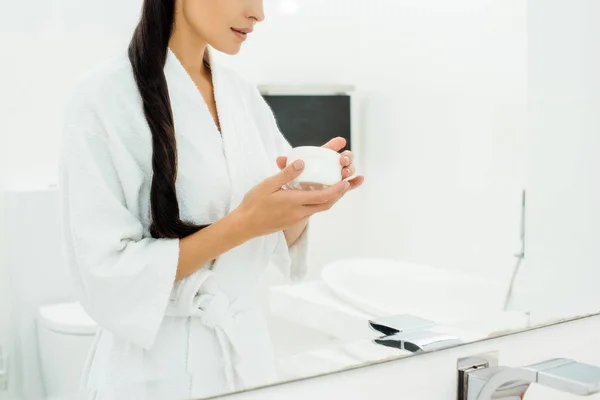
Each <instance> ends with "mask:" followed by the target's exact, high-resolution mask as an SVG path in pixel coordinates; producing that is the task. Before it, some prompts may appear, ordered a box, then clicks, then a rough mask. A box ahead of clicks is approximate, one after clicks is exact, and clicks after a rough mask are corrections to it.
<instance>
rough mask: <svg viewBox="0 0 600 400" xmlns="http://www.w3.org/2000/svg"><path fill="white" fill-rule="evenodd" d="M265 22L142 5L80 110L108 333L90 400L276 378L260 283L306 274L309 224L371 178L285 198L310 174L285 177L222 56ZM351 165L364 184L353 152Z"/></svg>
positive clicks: (90, 245)
mask: <svg viewBox="0 0 600 400" xmlns="http://www.w3.org/2000/svg"><path fill="white" fill-rule="evenodd" d="M263 18H264V16H263V8H262V0H145V1H144V5H143V12H142V17H141V21H140V22H139V25H138V26H137V28H136V30H135V33H134V35H133V39H132V41H131V44H130V46H129V51H128V54H126V55H125V54H124V55H123V56H122V57H117V58H116V59H115V60H113V61H111V62H109V63H107V64H106V65H103V66H101V67H100V68H97V69H95V70H94V71H93V72H91V73H90V74H88V75H86V77H85V78H84V79H83V80H82V81H81V82H80V84H79V85H78V89H77V90H76V91H75V93H74V95H73V98H72V101H71V102H70V103H69V104H70V105H69V107H68V111H67V118H66V126H65V133H64V142H63V152H62V164H61V190H62V197H63V211H64V226H65V237H66V243H67V246H66V248H67V251H68V255H69V259H70V264H71V267H72V272H73V275H74V277H75V282H76V288H77V293H78V296H79V299H80V301H81V302H82V304H83V305H84V307H85V308H86V310H87V311H88V312H89V314H90V315H91V316H92V317H93V318H94V319H95V320H96V321H97V322H98V324H99V325H100V327H101V328H100V331H99V334H98V335H97V338H96V341H95V344H94V346H93V349H92V352H91V354H90V357H89V361H88V363H87V365H86V368H85V371H84V380H83V384H84V389H85V390H86V393H87V395H88V396H89V397H91V398H101V399H115V398H127V399H138V398H158V399H169V398H199V397H206V396H213V395H218V394H221V393H223V392H228V391H234V390H241V389H244V388H248V387H251V386H258V385H262V384H267V383H269V382H272V381H273V380H274V379H276V377H275V369H274V360H273V353H272V350H271V345H270V339H269V335H268V332H267V329H266V326H265V324H264V322H263V319H262V317H261V315H260V311H259V309H258V306H257V304H256V298H257V296H256V290H257V287H258V285H257V282H258V280H259V279H260V276H261V274H262V273H263V271H264V270H265V268H266V267H267V265H268V264H269V263H273V264H275V265H277V266H278V267H279V268H281V269H282V271H284V272H285V273H286V274H287V275H288V276H289V277H290V278H291V279H292V280H297V279H300V278H302V277H303V276H304V274H305V272H306V260H305V253H306V246H307V230H308V228H307V223H308V219H309V217H310V216H311V215H313V214H315V213H318V212H321V211H324V210H327V209H329V208H330V207H331V206H332V205H334V204H335V203H336V202H337V201H338V200H339V199H340V198H341V197H342V196H343V195H344V194H345V193H346V192H348V191H349V190H351V189H353V188H356V187H357V186H359V185H360V184H361V183H362V181H363V177H361V176H359V177H356V178H354V179H352V180H349V182H345V181H344V182H341V183H339V184H337V185H335V186H333V187H330V188H328V189H325V190H322V191H296V190H283V189H282V188H284V187H285V184H286V183H287V182H289V181H290V180H292V179H293V178H294V177H296V176H298V175H299V174H300V173H301V171H302V168H303V163H302V162H299V163H295V164H294V165H290V166H288V167H286V166H285V164H286V158H285V154H286V152H287V151H288V150H289V149H290V145H289V143H288V142H287V141H286V140H285V139H284V137H283V136H282V134H281V133H280V132H279V130H278V129H277V125H276V122H275V119H274V117H273V114H272V112H271V110H270V108H269V107H268V106H267V104H266V103H265V102H264V100H263V99H262V97H261V95H260V93H259V92H258V91H257V89H256V88H255V87H254V86H252V85H251V84H250V83H248V82H246V81H245V80H243V79H241V78H240V77H238V76H237V75H235V74H234V73H233V72H232V71H230V70H228V69H226V68H224V67H222V66H219V65H218V63H216V62H215V61H214V59H213V58H212V57H210V54H211V51H212V50H210V49H209V46H210V47H212V48H215V49H216V50H219V51H222V52H224V53H228V54H236V53H237V52H238V51H239V50H240V47H241V45H242V43H243V42H244V40H245V39H246V37H247V36H248V35H249V34H250V32H252V29H253V27H254V25H255V24H256V23H257V22H260V21H262V20H263ZM325 146H327V147H329V148H331V149H334V150H336V151H339V150H341V149H342V148H343V147H344V146H345V140H344V139H342V138H336V139H332V140H331V141H330V142H329V143H327V144H326V145H325ZM340 159H341V164H342V165H340V169H342V171H343V172H342V174H343V177H345V178H346V177H350V176H351V175H353V174H354V167H353V165H352V153H351V152H349V151H346V152H343V153H342V154H341V157H340Z"/></svg>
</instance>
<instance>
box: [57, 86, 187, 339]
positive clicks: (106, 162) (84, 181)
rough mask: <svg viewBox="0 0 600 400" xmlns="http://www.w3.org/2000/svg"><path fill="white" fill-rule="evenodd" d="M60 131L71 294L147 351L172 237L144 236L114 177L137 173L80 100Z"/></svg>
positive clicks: (168, 276)
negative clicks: (71, 284)
mask: <svg viewBox="0 0 600 400" xmlns="http://www.w3.org/2000/svg"><path fill="white" fill-rule="evenodd" d="M63 134H64V136H63V145H62V149H61V164H60V180H59V182H60V193H61V202H62V203H61V204H62V217H63V228H64V238H65V242H66V250H67V255H68V260H69V264H70V268H71V271H72V275H73V278H74V280H75V288H76V293H77V295H78V297H79V300H80V301H81V303H82V305H83V306H84V307H85V309H86V311H87V312H88V313H89V314H90V316H91V317H92V318H93V319H94V320H95V321H96V322H97V323H98V324H99V325H100V326H101V327H102V328H104V329H106V330H108V331H110V332H111V333H112V334H114V335H116V336H118V337H120V338H122V339H125V340H129V341H130V342H132V343H133V344H135V345H138V346H141V347H143V348H146V349H149V348H151V347H152V345H153V343H154V341H155V338H156V336H157V333H158V330H159V327H160V325H161V322H162V319H163V316H164V313H165V309H166V306H167V303H168V301H169V297H170V293H171V290H172V287H173V284H174V280H175V274H176V270H177V264H178V258H179V241H178V240H177V239H158V240H157V239H153V238H148V237H144V235H143V231H144V229H143V226H142V224H141V223H140V221H139V219H138V218H137V217H136V216H135V215H134V214H133V213H132V212H130V211H129V210H128V207H127V203H126V197H125V195H124V192H125V191H126V190H137V189H135V188H124V187H123V186H122V184H121V179H120V178H119V177H120V176H124V174H139V173H140V172H139V171H137V170H134V169H133V168H134V167H133V166H134V165H135V163H134V162H133V161H132V160H131V161H129V162H130V163H127V160H128V159H127V157H130V156H129V153H127V152H126V151H125V150H124V149H123V148H122V147H119V145H117V144H116V143H114V142H112V141H111V139H109V138H108V137H107V135H106V134H105V132H104V130H103V124H102V121H101V119H99V118H98V117H97V115H96V113H95V111H94V108H93V107H90V106H88V105H87V103H86V100H85V98H81V97H78V98H76V99H74V101H73V103H72V104H71V106H70V107H68V109H67V113H66V123H65V129H64V132H63ZM115 159H119V161H120V163H119V171H118V172H117V169H116V167H115V163H114V160H115ZM128 166H131V170H127V167H128ZM139 200H140V201H145V200H144V199H139Z"/></svg>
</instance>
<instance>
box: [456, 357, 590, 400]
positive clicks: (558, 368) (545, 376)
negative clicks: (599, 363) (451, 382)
mask: <svg viewBox="0 0 600 400" xmlns="http://www.w3.org/2000/svg"><path fill="white" fill-rule="evenodd" d="M493 364H494V363H493V362H492V363H490V361H489V359H487V360H486V359H483V358H478V357H470V358H466V359H464V360H461V361H460V362H459V368H458V371H459V379H458V386H459V387H458V400H492V399H494V400H521V399H523V398H524V396H525V394H526V393H527V390H528V389H529V387H530V385H531V384H533V383H538V384H540V385H543V386H547V387H550V388H553V389H557V390H559V391H561V392H567V393H571V394H575V395H580V396H589V395H592V394H595V393H598V392H600V368H599V367H595V366H592V365H588V364H583V363H580V362H576V361H573V360H570V359H567V358H556V359H551V360H548V361H544V362H541V363H538V364H533V365H529V366H526V367H521V368H510V367H502V366H500V367H499V366H495V365H493Z"/></svg>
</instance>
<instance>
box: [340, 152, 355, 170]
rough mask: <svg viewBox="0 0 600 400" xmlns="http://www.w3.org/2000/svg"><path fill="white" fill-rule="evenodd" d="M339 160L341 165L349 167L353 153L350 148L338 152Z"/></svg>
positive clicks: (352, 159) (352, 160)
mask: <svg viewBox="0 0 600 400" xmlns="http://www.w3.org/2000/svg"><path fill="white" fill-rule="evenodd" d="M340 162H341V163H342V166H343V167H349V166H350V165H352V163H353V162H354V154H352V152H351V151H350V150H346V151H344V152H342V153H341V154H340Z"/></svg>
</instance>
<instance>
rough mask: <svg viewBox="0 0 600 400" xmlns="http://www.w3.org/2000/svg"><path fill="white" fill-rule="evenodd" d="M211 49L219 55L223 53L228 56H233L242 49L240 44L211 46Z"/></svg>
mask: <svg viewBox="0 0 600 400" xmlns="http://www.w3.org/2000/svg"><path fill="white" fill-rule="evenodd" d="M212 47H213V48H214V49H215V50H217V51H219V52H221V53H225V54H227V55H230V56H235V55H236V54H238V53H239V52H240V50H241V49H242V44H241V43H228V44H226V45H221V46H212Z"/></svg>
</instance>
